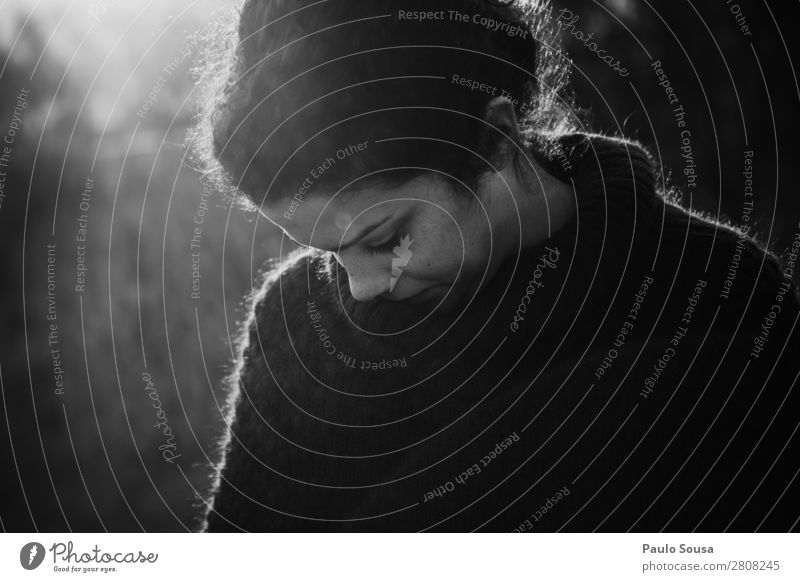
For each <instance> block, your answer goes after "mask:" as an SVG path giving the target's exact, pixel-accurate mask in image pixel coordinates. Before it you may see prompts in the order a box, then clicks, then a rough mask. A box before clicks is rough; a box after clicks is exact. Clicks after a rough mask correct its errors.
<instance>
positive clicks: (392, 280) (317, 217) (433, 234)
mask: <svg viewBox="0 0 800 582" xmlns="http://www.w3.org/2000/svg"><path fill="white" fill-rule="evenodd" d="M506 198H509V199H510V196H507V197H506ZM504 206H505V205H504V204H503V203H502V202H498V201H497V200H496V197H492V196H481V195H480V193H479V194H478V198H476V199H473V201H472V203H470V202H469V201H467V200H465V199H464V198H463V195H461V196H460V195H458V194H455V193H453V192H452V190H451V189H450V188H449V186H448V185H447V184H446V183H445V182H443V181H442V180H440V179H437V178H435V177H430V176H427V177H425V176H424V177H420V178H417V179H414V180H412V181H411V182H409V183H407V184H404V185H403V186H400V187H398V188H392V189H387V188H380V187H375V188H367V189H365V190H362V191H359V192H357V193H355V194H348V195H339V196H325V195H309V196H307V197H305V198H303V199H302V200H301V201H295V200H293V199H288V200H285V201H281V202H280V203H275V204H273V205H271V206H269V207H267V208H262V213H263V214H264V215H265V216H266V217H267V218H268V219H269V220H270V221H271V222H273V223H275V224H277V225H278V226H280V227H281V228H282V229H283V230H284V232H285V233H286V234H287V235H288V236H289V237H291V238H292V239H293V240H295V241H296V242H298V243H300V244H302V245H305V246H309V247H313V248H317V249H321V250H325V251H330V252H332V253H334V255H335V257H336V259H337V260H338V261H339V263H340V264H341V265H342V266H343V267H344V269H345V270H346V271H347V275H348V279H349V286H350V292H351V294H352V295H353V298H354V299H356V300H358V301H370V300H372V299H375V298H378V297H381V298H384V299H388V300H392V301H407V302H409V303H413V304H423V303H429V302H435V303H438V302H439V301H440V300H441V299H442V298H444V296H445V295H447V294H448V292H450V291H451V290H452V293H450V296H449V297H448V298H447V301H446V302H445V303H444V305H448V304H452V303H457V302H459V301H460V300H461V299H462V298H464V297H466V296H467V293H468V292H474V291H475V290H477V289H478V288H479V287H480V286H481V282H482V279H483V280H484V281H485V282H488V281H489V280H490V279H491V275H492V274H493V272H494V271H495V270H496V268H497V265H498V264H499V262H501V261H500V259H501V257H502V256H503V255H504V254H505V253H506V250H507V249H505V248H501V246H502V245H500V244H498V242H499V241H505V240H506V239H507V238H508V236H507V234H508V233H507V232H503V229H502V228H500V225H501V224H502V222H503V221H502V216H503V214H504V212H503V207H504ZM506 230H507V229H506ZM498 235H500V236H498Z"/></svg>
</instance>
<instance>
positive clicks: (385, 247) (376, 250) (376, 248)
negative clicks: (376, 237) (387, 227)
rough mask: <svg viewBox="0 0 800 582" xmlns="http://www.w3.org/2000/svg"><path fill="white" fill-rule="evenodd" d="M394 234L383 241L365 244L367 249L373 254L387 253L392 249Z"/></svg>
mask: <svg viewBox="0 0 800 582" xmlns="http://www.w3.org/2000/svg"><path fill="white" fill-rule="evenodd" d="M395 238H396V234H395V233H392V234H391V235H389V236H388V237H387V238H386V239H384V241H383V242H379V243H377V244H375V245H367V250H368V251H369V252H370V253H372V254H373V255H388V254H389V253H391V252H392V251H393V249H394V247H395V246H396V245H395Z"/></svg>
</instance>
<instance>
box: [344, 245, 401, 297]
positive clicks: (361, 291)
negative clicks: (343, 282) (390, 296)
mask: <svg viewBox="0 0 800 582" xmlns="http://www.w3.org/2000/svg"><path fill="white" fill-rule="evenodd" d="M336 258H337V260H338V261H339V262H340V263H341V265H342V266H343V267H344V269H345V271H347V281H348V284H349V285H350V294H351V295H352V296H353V299H355V300H356V301H371V300H372V299H375V298H376V297H378V295H380V294H381V293H384V292H386V291H388V290H389V270H388V269H389V268H388V265H382V264H381V261H380V258H379V257H366V256H356V255H355V254H353V255H350V254H349V251H345V253H341V254H339V255H337V256H336Z"/></svg>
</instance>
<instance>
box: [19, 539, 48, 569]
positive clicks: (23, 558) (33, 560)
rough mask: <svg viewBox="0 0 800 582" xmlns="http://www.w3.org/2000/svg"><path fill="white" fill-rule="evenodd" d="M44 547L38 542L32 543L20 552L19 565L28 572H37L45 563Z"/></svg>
mask: <svg viewBox="0 0 800 582" xmlns="http://www.w3.org/2000/svg"><path fill="white" fill-rule="evenodd" d="M44 554H45V551H44V546H43V545H42V544H40V543H38V542H30V543H27V544H25V545H24V546H22V549H21V550H20V551H19V563H20V564H21V565H22V567H23V568H25V569H26V570H35V569H36V568H38V567H39V566H41V564H42V562H43V561H44Z"/></svg>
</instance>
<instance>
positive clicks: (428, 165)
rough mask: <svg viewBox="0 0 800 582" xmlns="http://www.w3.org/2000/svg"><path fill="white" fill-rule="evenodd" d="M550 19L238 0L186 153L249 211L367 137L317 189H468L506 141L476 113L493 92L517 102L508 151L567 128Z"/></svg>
mask: <svg viewBox="0 0 800 582" xmlns="http://www.w3.org/2000/svg"><path fill="white" fill-rule="evenodd" d="M551 22H552V20H551V8H550V6H549V4H548V3H547V2H546V1H543V0H511V1H509V2H499V1H494V2H492V1H484V0H402V1H397V0H369V1H365V0H314V1H312V0H246V1H245V2H244V4H243V6H242V7H241V8H240V10H239V14H238V26H236V24H235V23H234V22H231V25H232V26H229V27H228V28H227V31H226V30H223V31H222V34H221V35H218V36H220V37H221V38H218V39H217V41H216V42H215V43H212V44H210V46H209V48H208V50H207V52H206V56H205V59H204V61H203V62H202V63H201V64H200V66H199V71H200V73H201V77H200V86H201V89H202V90H203V93H202V99H201V112H200V114H199V117H198V122H197V124H196V125H195V127H194V130H193V132H192V133H191V135H190V139H191V141H192V146H193V149H194V151H195V153H196V156H197V158H198V159H199V161H200V163H201V165H202V167H203V168H204V169H205V171H206V172H207V173H208V174H209V175H211V176H214V177H216V178H217V179H218V181H221V182H223V183H225V184H226V185H227V186H229V188H231V189H232V190H234V191H239V192H243V193H244V194H246V195H247V197H249V199H250V200H251V201H252V202H254V203H255V204H256V205H259V204H272V203H275V202H276V201H279V200H282V199H285V198H287V197H289V196H292V195H293V194H294V193H295V192H297V191H298V188H300V187H301V185H302V184H303V183H304V181H306V180H307V178H308V177H309V175H310V172H311V171H312V170H313V169H314V168H318V167H319V166H320V164H321V163H322V162H323V161H324V160H326V159H329V158H331V157H332V156H334V153H335V152H337V151H338V150H340V149H341V148H344V147H346V146H348V145H352V144H357V143H363V142H365V141H366V142H368V144H369V147H367V148H366V149H364V150H363V151H360V152H359V153H358V154H357V155H352V156H348V157H347V158H346V159H344V160H336V163H335V164H330V166H332V167H330V168H328V170H327V171H325V172H324V175H321V176H319V177H318V179H315V180H314V188H315V191H320V192H325V191H335V190H337V189H340V188H342V187H344V186H347V187H348V190H358V188H359V187H362V186H366V185H369V184H374V183H380V184H385V185H400V184H403V183H405V182H406V181H408V180H410V179H412V178H414V177H416V176H418V175H420V174H422V173H425V172H429V171H433V172H441V173H442V174H443V175H445V176H449V177H451V178H452V179H453V183H454V184H458V183H461V184H462V185H463V186H466V187H468V188H474V187H475V185H476V183H477V180H478V178H479V176H480V175H481V174H482V173H484V172H486V171H487V170H488V169H489V166H487V162H491V163H494V162H495V161H496V157H495V154H496V152H497V149H498V148H497V145H498V142H499V141H500V140H501V139H506V138H504V136H503V133H501V132H500V131H498V130H497V129H495V128H492V127H490V126H488V125H487V123H486V122H485V121H483V119H484V116H485V113H486V106H487V104H488V103H489V101H490V100H492V99H493V98H494V97H497V96H502V95H505V96H507V97H508V99H509V100H510V101H511V102H512V103H514V106H515V109H516V113H517V116H518V118H519V120H520V125H521V132H520V141H521V143H520V144H519V145H520V146H521V147H524V148H527V149H529V150H530V151H532V153H533V154H534V156H536V157H537V158H542V159H546V157H547V151H546V146H547V143H548V142H549V140H548V137H549V136H553V135H554V134H558V133H562V132H563V131H564V130H565V129H571V128H573V125H574V123H575V121H574V119H573V115H572V113H571V112H572V108H571V99H570V96H569V94H568V93H567V89H566V88H567V83H566V81H567V71H568V67H567V62H566V59H565V58H564V57H563V56H562V55H561V53H560V51H559V50H558V48H557V46H556V42H555V40H556V34H555V32H554V29H553V27H552V24H551ZM236 28H238V35H237V33H236ZM356 180H358V181H359V182H358V183H354V181H356ZM306 184H307V185H308V182H306Z"/></svg>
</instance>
